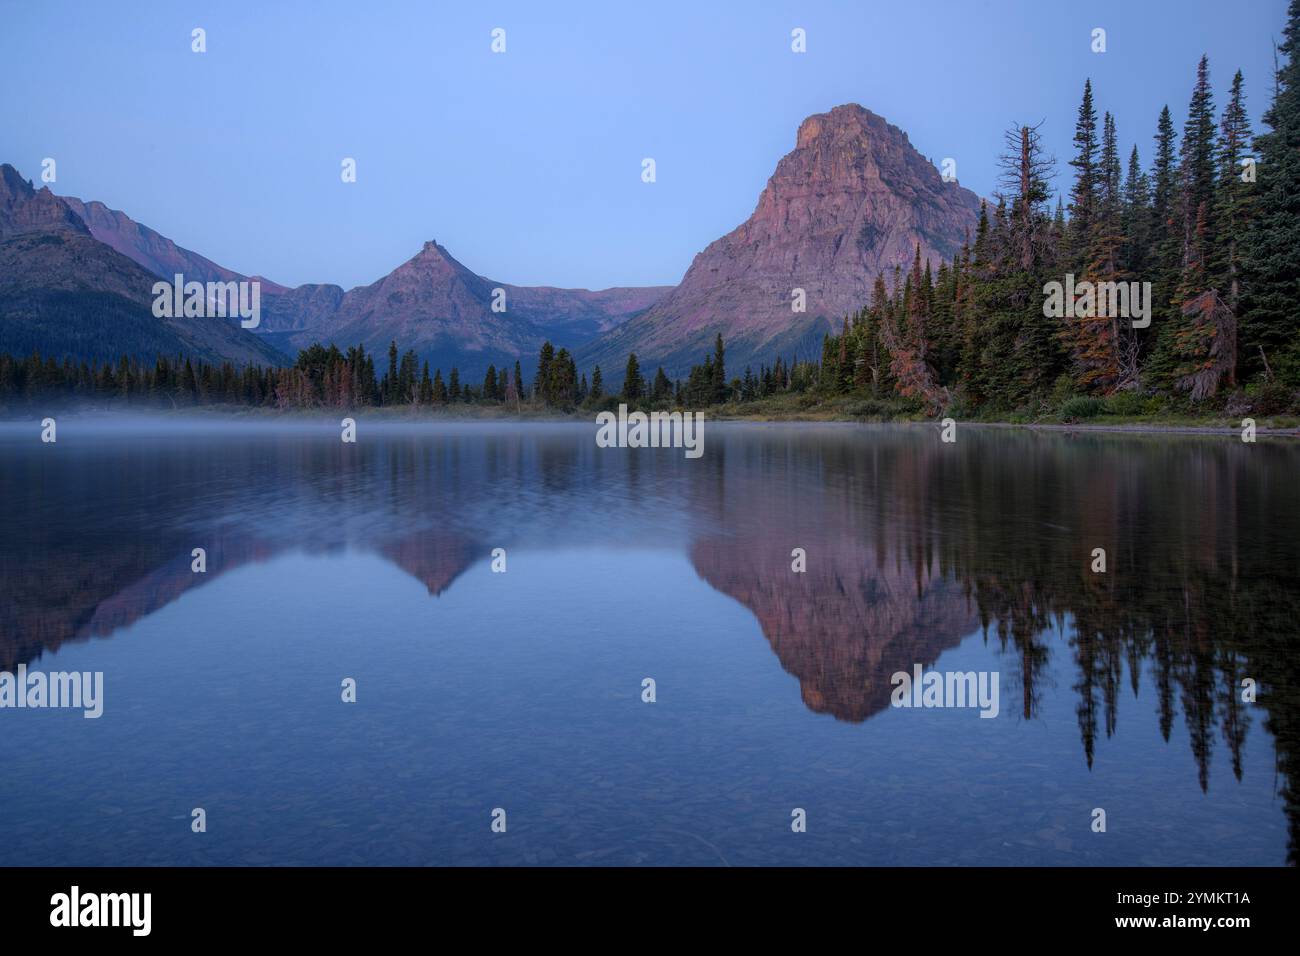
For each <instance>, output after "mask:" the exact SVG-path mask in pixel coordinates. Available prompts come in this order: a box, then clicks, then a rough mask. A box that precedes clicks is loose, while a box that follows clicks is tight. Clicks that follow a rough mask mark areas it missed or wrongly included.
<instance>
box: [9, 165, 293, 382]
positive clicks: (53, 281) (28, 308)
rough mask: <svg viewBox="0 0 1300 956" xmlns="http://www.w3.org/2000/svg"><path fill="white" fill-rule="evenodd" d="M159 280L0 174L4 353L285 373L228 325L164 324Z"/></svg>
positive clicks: (65, 212) (263, 348) (49, 201)
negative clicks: (196, 362) (171, 358)
mask: <svg viewBox="0 0 1300 956" xmlns="http://www.w3.org/2000/svg"><path fill="white" fill-rule="evenodd" d="M156 281H158V276H157V275H155V274H154V273H151V272H149V271H148V270H146V269H144V268H143V267H141V266H140V265H139V264H137V263H136V262H135V261H133V260H132V259H130V258H128V257H127V256H125V255H123V254H122V253H120V252H118V251H117V250H116V249H114V248H112V247H111V246H109V245H107V244H105V243H103V242H101V241H99V240H98V239H96V238H95V237H94V235H93V234H92V231H91V229H90V228H89V227H88V226H87V225H86V223H85V221H84V220H82V218H81V217H80V216H79V215H77V213H76V212H75V211H74V210H73V208H72V207H71V206H69V205H68V204H66V203H65V202H64V201H63V200H62V199H60V198H59V197H58V196H55V195H54V194H53V193H51V192H50V191H49V189H48V188H42V189H39V190H37V189H35V188H33V186H32V185H31V184H30V183H28V182H27V181H26V180H24V179H23V178H22V177H21V176H19V175H18V172H17V170H15V169H14V168H13V167H12V166H8V165H0V352H8V353H10V354H14V355H29V354H31V353H32V352H34V351H37V352H40V353H41V354H42V355H44V356H50V357H54V358H56V359H63V358H71V359H75V360H90V359H94V360H96V361H106V360H111V359H116V358H119V357H120V356H122V355H124V354H125V355H136V356H139V357H140V358H142V359H147V360H151V359H153V358H154V357H155V356H156V355H159V354H167V355H176V354H181V353H183V354H185V355H189V356H192V357H194V358H196V359H203V360H205V361H209V362H220V361H223V360H230V361H233V362H237V363H258V364H263V365H266V364H277V363H279V362H281V361H283V357H282V356H281V355H280V353H279V352H277V351H276V350H275V349H274V348H273V347H272V346H271V345H270V343H268V342H267V341H265V340H264V339H260V338H258V337H257V336H255V335H252V334H251V333H249V332H246V331H244V330H243V329H241V328H239V326H238V324H237V323H236V322H234V321H227V320H224V319H198V318H189V319H185V318H174V319H159V318H155V317H154V315H153V285H154V283H155V282H156Z"/></svg>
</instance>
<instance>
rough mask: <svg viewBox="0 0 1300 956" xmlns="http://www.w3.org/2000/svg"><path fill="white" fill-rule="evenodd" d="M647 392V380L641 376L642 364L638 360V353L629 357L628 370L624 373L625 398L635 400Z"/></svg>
mask: <svg viewBox="0 0 1300 956" xmlns="http://www.w3.org/2000/svg"><path fill="white" fill-rule="evenodd" d="M644 394H645V380H644V379H643V378H642V377H641V366H640V364H639V363H638V362H637V360H636V353H635V352H632V353H631V354H629V355H628V357H627V370H626V371H625V372H624V373H623V399H624V400H625V401H628V402H635V401H637V400H638V399H640V398H641V396H643V395H644Z"/></svg>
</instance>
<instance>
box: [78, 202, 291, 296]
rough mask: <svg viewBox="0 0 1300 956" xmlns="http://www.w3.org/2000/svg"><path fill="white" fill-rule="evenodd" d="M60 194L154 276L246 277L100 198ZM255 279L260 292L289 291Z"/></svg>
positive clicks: (105, 239) (96, 232)
mask: <svg viewBox="0 0 1300 956" xmlns="http://www.w3.org/2000/svg"><path fill="white" fill-rule="evenodd" d="M60 198H61V199H62V200H63V202H64V203H65V204H66V205H67V207H68V208H69V209H71V210H72V211H73V212H74V213H76V214H77V216H78V217H79V218H80V219H81V220H82V222H84V223H85V224H86V226H87V227H88V228H89V229H90V234H91V235H92V236H94V237H95V238H96V239H98V240H99V241H100V242H102V243H104V244H105V245H106V246H111V247H112V248H114V249H116V250H117V251H118V252H120V253H122V255H124V256H126V257H127V258H128V259H130V260H132V261H133V262H135V263H136V264H138V265H141V266H143V267H144V268H146V269H148V270H149V271H150V272H152V273H153V274H154V275H156V276H160V277H161V278H164V279H171V278H172V277H173V276H174V275H176V273H178V272H179V273H180V274H181V275H183V276H185V278H186V279H187V280H189V279H196V280H198V281H199V282H238V281H240V280H242V279H247V278H249V276H245V275H241V274H239V273H238V272H235V271H233V270H231V269H227V268H226V267H225V266H220V265H218V264H217V263H215V262H213V261H212V260H211V259H209V258H207V257H206V256H201V255H199V254H198V253H197V252H191V251H190V250H189V249H185V248H182V247H181V246H178V245H177V244H176V243H174V242H172V240H170V239H168V238H167V237H166V236H164V235H162V234H161V233H158V232H155V231H154V230H153V229H150V228H149V227H148V226H145V225H142V224H141V223H138V222H136V221H135V220H134V219H132V218H131V217H130V216H128V215H127V214H126V213H124V212H121V211H119V210H117V209H109V208H108V207H107V206H105V205H104V204H103V203H102V202H97V201H92V202H82V201H81V200H80V199H77V198H76V197H74V196H61V197H60ZM258 281H259V282H261V283H262V295H263V296H266V295H279V294H282V293H285V292H288V291H289V290H288V289H287V288H286V287H285V286H282V285H280V284H279V283H276V282H272V281H270V280H269V279H262V278H259V279H258Z"/></svg>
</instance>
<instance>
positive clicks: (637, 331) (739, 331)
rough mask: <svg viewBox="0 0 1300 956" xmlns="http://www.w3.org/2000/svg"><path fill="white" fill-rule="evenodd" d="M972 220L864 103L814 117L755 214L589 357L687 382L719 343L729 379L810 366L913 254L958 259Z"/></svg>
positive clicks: (963, 195) (975, 201)
mask: <svg viewBox="0 0 1300 956" xmlns="http://www.w3.org/2000/svg"><path fill="white" fill-rule="evenodd" d="M978 217H979V198H978V197H977V196H976V195H975V194H974V193H972V192H971V191H970V190H968V189H963V188H962V187H961V186H959V185H957V184H956V183H946V182H944V181H943V178H942V177H941V176H940V175H939V171H938V170H937V169H936V168H935V167H934V164H933V163H931V162H929V161H928V160H927V159H926V158H925V157H924V156H922V155H921V154H920V153H918V152H917V151H916V149H915V148H913V146H912V144H911V143H910V142H909V141H908V138H907V135H906V134H905V133H904V132H903V131H902V130H900V129H899V128H898V127H896V126H893V125H891V124H890V123H889V122H888V121H887V120H885V119H884V118H883V117H881V116H878V115H876V114H875V113H873V112H871V111H870V110H868V109H866V108H864V107H862V106H859V105H858V104H856V103H848V104H844V105H842V106H836V107H835V108H834V109H831V110H829V111H827V112H825V113H816V114H814V115H812V116H809V117H808V118H807V119H805V120H804V121H803V122H802V123H801V124H800V125H799V131H798V135H797V136H796V140H795V148H794V149H793V150H791V151H790V152H789V153H787V154H786V155H785V156H784V157H782V158H781V160H780V162H778V163H777V165H776V169H775V171H774V172H773V173H772V177H771V178H770V179H769V180H768V182H767V185H766V187H765V188H764V189H763V192H762V194H761V195H760V196H759V197H758V204H757V206H756V207H755V209H754V213H753V215H751V216H750V217H749V219H747V220H746V221H745V222H743V223H741V224H740V225H739V226H737V227H736V228H735V229H733V230H732V231H731V232H730V233H728V234H727V235H725V236H723V237H722V238H721V239H718V240H716V241H715V242H713V243H712V244H710V245H709V246H708V248H706V249H705V250H704V251H703V252H701V253H700V254H699V255H698V256H696V257H695V261H694V262H693V263H691V267H690V269H689V270H687V272H686V275H685V276H684V277H683V279H682V282H681V284H680V285H679V286H678V287H677V288H676V289H674V290H673V291H672V292H671V293H669V294H668V295H667V296H666V297H665V298H664V299H663V300H661V301H660V302H658V303H657V304H656V305H655V306H654V307H653V308H652V309H650V310H649V312H647V313H646V314H645V315H643V316H641V317H638V318H636V319H634V320H633V321H631V322H629V323H627V324H625V325H624V326H622V327H620V328H619V329H617V330H615V331H614V332H613V333H611V334H610V335H609V336H607V337H606V338H605V339H604V340H602V341H601V342H600V343H597V344H596V345H595V346H594V347H593V348H592V349H590V350H589V352H588V354H587V355H584V358H588V359H589V360H592V361H599V362H600V363H601V364H602V365H604V366H606V367H610V366H611V365H614V367H617V365H616V364H615V363H617V362H619V361H622V359H623V357H625V356H626V355H627V353H628V352H631V351H634V352H636V353H637V357H638V358H639V359H640V360H641V364H642V365H644V366H646V367H647V368H649V367H653V365H655V364H662V365H663V366H664V368H665V370H666V371H667V372H668V374H669V375H670V376H673V375H679V374H682V373H684V372H685V371H686V370H687V369H688V368H689V367H690V365H691V363H693V362H698V361H699V360H700V357H701V356H702V355H704V354H706V353H707V352H708V351H709V349H710V348H711V347H712V342H713V338H714V336H715V335H716V334H718V333H721V334H722V336H723V338H724V339H725V340H726V343H727V353H728V359H727V360H728V367H729V368H730V369H736V370H739V369H742V368H743V367H744V365H745V364H746V363H753V364H757V363H760V362H771V361H772V360H773V359H775V358H776V356H777V355H778V354H779V355H784V356H786V357H787V358H789V357H790V356H791V355H792V354H794V355H797V356H803V357H807V356H809V355H814V356H815V355H816V354H818V350H819V349H820V348H821V340H822V336H823V334H825V333H826V332H830V331H833V330H834V329H835V328H838V326H839V323H840V321H841V319H842V318H843V317H844V316H846V315H849V314H851V313H853V312H855V311H856V310H857V309H859V308H861V307H862V306H863V305H866V304H867V303H868V302H869V301H870V299H871V286H872V284H873V282H874V281H875V278H876V276H877V274H880V273H886V274H888V273H889V272H890V271H892V270H893V268H894V267H895V266H902V267H906V266H908V265H910V264H911V261H912V257H913V255H914V254H915V251H916V248H917V246H918V245H919V246H920V249H921V257H922V258H923V259H926V260H935V261H938V260H947V259H950V258H952V256H953V254H954V253H956V252H957V251H959V250H960V248H961V244H962V242H963V241H964V240H965V237H966V235H967V233H968V232H970V231H973V230H974V228H975V225H976V222H977V220H978ZM794 302H798V303H801V304H803V306H804V310H803V311H799V310H798V309H796V308H793V307H792V303H794ZM733 361H734V362H735V363H736V364H734V365H733V364H731V363H732V362H733Z"/></svg>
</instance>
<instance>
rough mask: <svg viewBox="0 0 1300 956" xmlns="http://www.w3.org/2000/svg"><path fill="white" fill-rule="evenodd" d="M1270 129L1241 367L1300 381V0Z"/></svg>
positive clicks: (1263, 143)
mask: <svg viewBox="0 0 1300 956" xmlns="http://www.w3.org/2000/svg"><path fill="white" fill-rule="evenodd" d="M1278 53H1279V54H1280V56H1281V59H1282V63H1281V65H1280V66H1279V68H1278V70H1277V75H1276V77H1275V85H1274V90H1273V101H1272V103H1271V104H1270V106H1269V108H1268V111H1267V112H1266V113H1265V114H1264V125H1265V127H1267V131H1266V132H1264V133H1262V134H1260V135H1259V136H1257V137H1255V154H1256V160H1257V163H1258V173H1257V182H1256V184H1255V189H1256V190H1258V193H1257V198H1256V202H1255V208H1254V211H1253V212H1254V215H1253V217H1252V220H1251V224H1250V229H1249V232H1248V233H1247V236H1246V242H1245V255H1244V257H1243V271H1244V276H1243V278H1244V288H1245V295H1244V299H1245V302H1244V305H1245V322H1244V324H1243V328H1242V337H1243V344H1244V351H1245V359H1246V367H1247V369H1248V370H1250V371H1252V372H1259V373H1263V374H1267V373H1268V372H1270V371H1271V373H1272V375H1273V377H1274V378H1275V379H1276V380H1277V381H1279V382H1282V383H1284V384H1286V385H1288V386H1292V387H1296V386H1300V320H1298V319H1297V316H1300V267H1297V261H1298V260H1300V253H1298V252H1297V250H1300V0H1291V4H1290V6H1289V8H1288V10H1287V25H1286V28H1285V30H1284V31H1283V42H1282V44H1281V46H1280V47H1279V48H1278Z"/></svg>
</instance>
